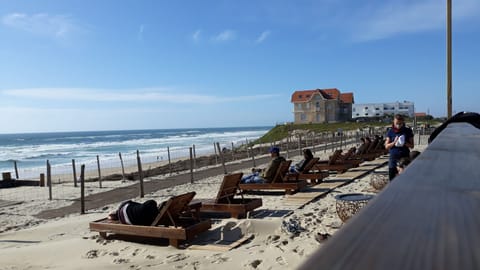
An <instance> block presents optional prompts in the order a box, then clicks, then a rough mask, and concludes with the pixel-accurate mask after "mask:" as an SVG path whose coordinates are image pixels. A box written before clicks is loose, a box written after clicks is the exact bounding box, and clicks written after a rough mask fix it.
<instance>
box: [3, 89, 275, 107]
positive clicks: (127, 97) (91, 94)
mask: <svg viewBox="0 0 480 270" xmlns="http://www.w3.org/2000/svg"><path fill="white" fill-rule="evenodd" d="M178 92H179V91H174V90H173V89H159V88H156V89H130V90H106V89H92V88H29V89H7V90H3V91H0V95H2V94H3V95H5V96H10V97H16V98H26V99H34V100H62V101H91V102H131V101H139V102H159V101H161V102H165V103H174V104H178V103H191V104H212V103H223V102H239V101H252V100H261V99H268V98H271V97H274V96H276V95H254V96H237V97H221V96H211V95H198V94H189V93H181V94H178Z"/></svg>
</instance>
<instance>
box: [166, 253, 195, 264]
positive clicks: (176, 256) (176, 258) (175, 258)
mask: <svg viewBox="0 0 480 270" xmlns="http://www.w3.org/2000/svg"><path fill="white" fill-rule="evenodd" d="M188 257H189V256H187V255H185V254H180V253H179V254H173V255H168V256H167V258H166V259H165V260H164V261H165V262H166V263H173V262H179V261H183V260H185V259H187V258H188Z"/></svg>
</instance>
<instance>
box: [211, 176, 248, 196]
mask: <svg viewBox="0 0 480 270" xmlns="http://www.w3.org/2000/svg"><path fill="white" fill-rule="evenodd" d="M242 176H243V173H233V174H228V175H225V176H224V177H223V181H222V184H221V185H220V189H219V190H218V193H217V197H216V198H215V203H231V202H232V201H233V197H234V196H235V195H236V194H237V192H238V185H239V184H240V181H241V180H242Z"/></svg>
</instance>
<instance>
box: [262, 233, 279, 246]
mask: <svg viewBox="0 0 480 270" xmlns="http://www.w3.org/2000/svg"><path fill="white" fill-rule="evenodd" d="M278 239H280V235H269V236H268V237H267V240H265V244H267V245H270V244H271V243H275V242H277V241H278Z"/></svg>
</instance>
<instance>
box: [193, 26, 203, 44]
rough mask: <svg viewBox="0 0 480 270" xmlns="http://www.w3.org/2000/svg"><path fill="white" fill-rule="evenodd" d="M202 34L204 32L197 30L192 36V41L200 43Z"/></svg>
mask: <svg viewBox="0 0 480 270" xmlns="http://www.w3.org/2000/svg"><path fill="white" fill-rule="evenodd" d="M201 34H202V30H200V29H199V30H197V31H195V33H193V35H192V39H193V41H194V42H199V41H200V35H201Z"/></svg>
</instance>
